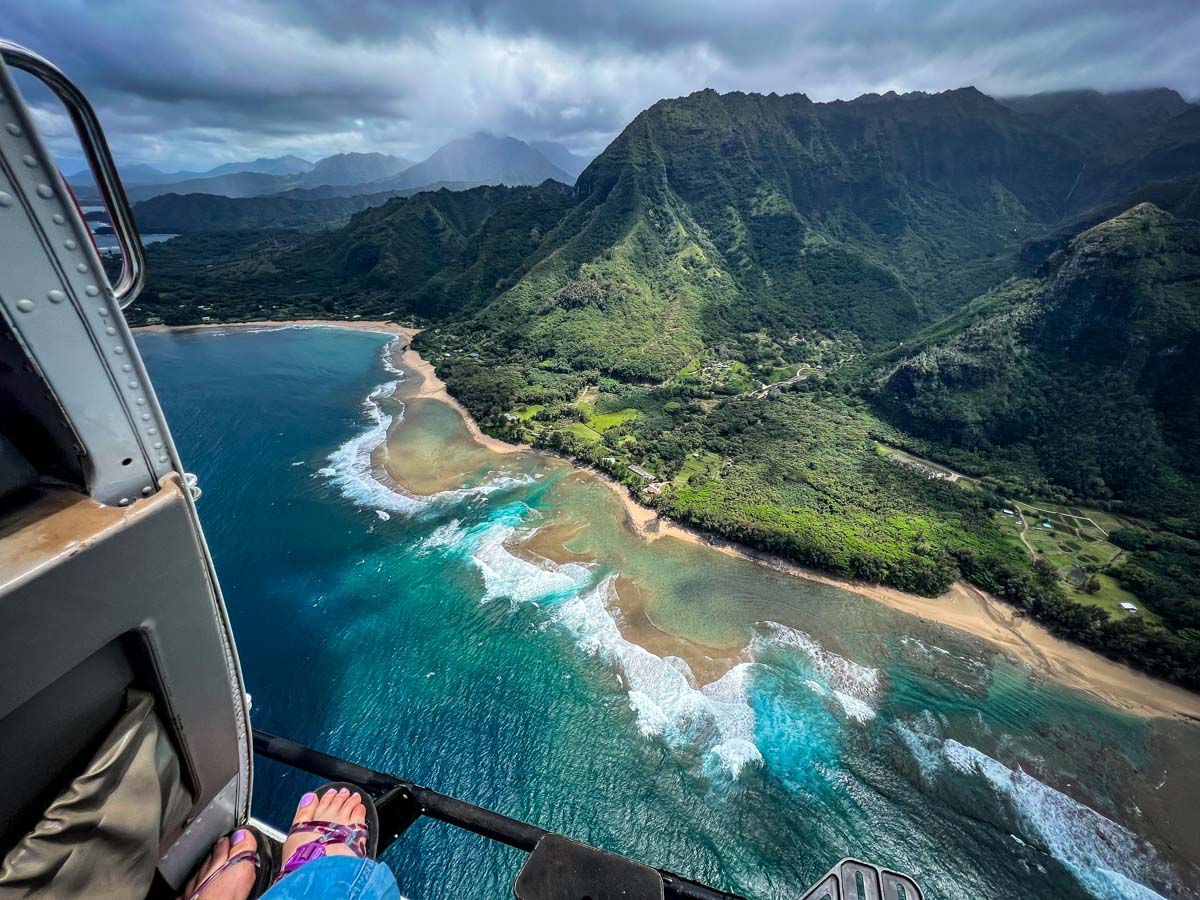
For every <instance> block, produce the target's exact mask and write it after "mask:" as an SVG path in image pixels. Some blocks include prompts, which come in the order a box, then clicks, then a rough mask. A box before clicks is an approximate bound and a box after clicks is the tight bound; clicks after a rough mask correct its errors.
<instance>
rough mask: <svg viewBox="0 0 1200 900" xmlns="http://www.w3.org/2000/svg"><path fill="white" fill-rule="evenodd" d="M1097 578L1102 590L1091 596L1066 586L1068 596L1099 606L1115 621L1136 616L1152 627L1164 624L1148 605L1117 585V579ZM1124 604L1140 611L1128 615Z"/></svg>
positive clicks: (1076, 600)
mask: <svg viewBox="0 0 1200 900" xmlns="http://www.w3.org/2000/svg"><path fill="white" fill-rule="evenodd" d="M1096 578H1097V579H1098V580H1099V582H1100V590H1098V591H1097V592H1096V593H1094V594H1089V593H1088V592H1087V591H1083V590H1080V589H1078V588H1074V587H1071V586H1070V585H1066V588H1067V596H1068V597H1070V598H1071V599H1072V600H1074V601H1075V602H1076V603H1086V604H1088V605H1089V606H1099V607H1100V608H1101V609H1103V610H1106V611H1107V612H1108V614H1109V615H1110V616H1112V617H1113V618H1114V619H1116V618H1121V617H1123V616H1129V615H1135V616H1141V617H1142V618H1143V619H1145V620H1146V621H1147V622H1149V623H1150V624H1151V625H1161V624H1162V622H1161V621H1160V620H1159V618H1158V616H1156V615H1155V614H1154V613H1153V612H1151V611H1150V610H1149V609H1147V608H1146V605H1145V604H1144V603H1142V601H1141V600H1139V599H1138V598H1137V597H1135V596H1134V595H1133V594H1131V593H1129V591H1127V590H1125V589H1124V588H1123V587H1121V586H1120V585H1119V584H1117V582H1116V579H1114V578H1110V577H1109V576H1108V575H1097V576H1096ZM1122 603H1133V604H1135V605H1136V606H1137V608H1138V610H1139V611H1138V612H1136V613H1127V612H1125V610H1123V609H1121V604H1122Z"/></svg>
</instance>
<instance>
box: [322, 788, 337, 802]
mask: <svg viewBox="0 0 1200 900" xmlns="http://www.w3.org/2000/svg"><path fill="white" fill-rule="evenodd" d="M335 796H337V791H336V790H335V789H334V788H330V789H329V790H327V791H326V792H325V799H326V800H328V799H329V798H330V797H335Z"/></svg>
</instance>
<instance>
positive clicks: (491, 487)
mask: <svg viewBox="0 0 1200 900" xmlns="http://www.w3.org/2000/svg"><path fill="white" fill-rule="evenodd" d="M399 340H400V339H399V337H393V338H392V339H391V340H390V341H388V342H387V344H385V345H384V347H383V349H382V351H381V352H380V358H381V360H382V363H383V367H384V368H385V369H386V370H387V371H388V372H389V373H391V374H393V375H395V376H396V378H395V379H394V380H392V381H388V382H385V383H383V384H380V385H377V386H376V387H375V388H374V389H373V390H372V391H371V393H369V394H368V395H367V397H366V399H365V400H363V411H364V412H365V414H366V417H367V419H368V420H369V421H370V424H369V425H368V426H367V428H366V429H365V430H364V431H362V432H360V433H359V434H356V435H354V436H353V437H351V438H350V439H349V440H348V441H346V442H345V443H344V444H342V445H341V446H340V447H338V448H337V449H336V450H334V451H333V452H332V453H331V454H329V456H328V458H327V462H328V463H329V465H328V466H326V467H324V468H322V469H319V470H318V473H317V474H319V475H322V476H325V477H327V478H329V479H330V480H331V481H332V482H333V483H334V484H335V485H337V487H338V488H339V489H340V490H341V492H342V496H344V497H345V498H346V499H347V500H350V501H351V502H352V503H354V504H356V505H357V506H362V507H367V508H370V509H374V510H376V511H377V512H379V511H382V512H385V513H387V514H388V515H389V517H390V516H391V515H394V514H399V515H408V516H411V515H416V514H418V513H421V512H424V511H426V510H428V509H429V508H430V507H431V506H432V505H433V504H435V503H447V502H453V501H457V500H463V499H469V498H472V497H481V496H486V495H488V494H491V493H494V492H495V491H499V490H504V489H507V488H511V487H515V486H517V485H521V484H527V483H528V482H529V480H530V478H529V477H528V476H524V475H511V474H501V475H496V476H493V477H491V478H489V479H488V480H486V481H484V482H482V483H481V484H478V485H474V486H472V487H469V488H463V489H461V490H457V491H442V492H440V493H437V494H430V495H428V496H416V495H413V494H408V493H406V492H404V491H402V490H400V489H399V488H398V487H397V486H396V485H395V484H392V483H388V482H386V481H383V480H380V478H379V477H378V474H377V472H376V471H375V467H374V465H373V463H372V457H373V455H374V454H375V451H376V450H378V449H379V448H380V447H383V446H384V445H385V443H386V441H387V436H388V431H389V430H390V429H391V427H392V424H393V422H395V421H397V419H396V417H393V416H392V415H390V414H389V413H387V412H385V411H384V409H383V407H382V405H381V404H380V400H382V399H384V398H387V397H391V396H392V394H394V393H395V391H396V387H397V386H398V385H399V384H400V382H401V381H403V380H404V372H403V371H402V370H400V369H398V368H397V367H396V366H395V365H394V364H393V363H392V355H393V351H394V350H395V347H396V344H397V342H398V341H399ZM397 402H399V401H397ZM400 407H401V411H400V412H399V413H398V414H397V415H398V416H399V421H403V416H404V412H403V404H400Z"/></svg>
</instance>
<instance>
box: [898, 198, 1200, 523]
mask: <svg viewBox="0 0 1200 900" xmlns="http://www.w3.org/2000/svg"><path fill="white" fill-rule="evenodd" d="M902 352H903V353H904V358H903V359H901V360H899V361H898V362H896V363H895V364H894V365H891V366H890V367H887V368H885V369H884V370H883V372H882V374H881V375H880V376H879V383H878V385H877V387H876V393H875V396H876V397H877V400H878V403H879V405H880V407H881V409H883V410H884V412H885V413H886V414H887V415H888V417H889V418H890V419H891V421H892V422H894V423H895V424H897V425H898V426H900V427H901V428H903V429H905V430H906V431H909V432H911V433H913V434H916V435H919V436H921V437H925V438H929V439H931V440H935V441H937V442H938V443H939V444H941V445H943V446H944V447H946V448H948V449H951V450H958V449H961V450H965V451H970V452H971V453H973V454H975V455H976V456H977V457H978V459H979V460H984V459H993V460H995V459H1009V460H1014V461H1019V460H1031V461H1035V462H1033V463H1032V465H1030V466H1027V468H1035V471H1037V472H1038V474H1040V475H1041V476H1042V477H1044V478H1045V479H1048V480H1050V481H1053V482H1054V483H1056V484H1058V485H1062V486H1064V487H1066V488H1067V489H1069V490H1070V491H1071V492H1072V493H1073V494H1074V495H1075V496H1076V497H1079V498H1090V499H1093V500H1096V499H1101V500H1103V499H1119V500H1124V501H1128V502H1129V503H1131V504H1133V505H1134V507H1135V508H1137V509H1139V511H1142V512H1149V513H1151V514H1155V513H1157V514H1159V515H1162V514H1166V515H1169V516H1176V517H1181V518H1187V517H1190V518H1193V519H1197V516H1196V514H1195V510H1196V509H1197V508H1200V391H1197V390H1196V385H1197V384H1200V223H1198V222H1196V221H1191V220H1180V219H1176V218H1175V217H1173V216H1171V215H1170V214H1169V213H1166V212H1163V211H1162V210H1160V209H1158V208H1157V207H1155V206H1153V205H1151V204H1148V203H1144V204H1141V205H1139V206H1136V207H1134V208H1133V209H1130V210H1129V211H1127V212H1125V213H1123V214H1121V215H1119V216H1117V217H1116V218H1113V219H1110V220H1108V221H1105V222H1103V223H1101V224H1099V225H1096V226H1095V227H1093V228H1090V229H1088V230H1087V231H1084V232H1083V233H1082V234H1080V235H1078V236H1077V237H1075V238H1074V239H1073V240H1072V241H1071V242H1070V243H1069V244H1068V245H1067V246H1066V247H1065V248H1064V249H1063V250H1060V251H1057V252H1056V253H1054V254H1053V255H1052V256H1051V257H1050V258H1049V259H1048V260H1047V262H1046V263H1045V265H1044V267H1043V270H1042V272H1041V273H1040V274H1039V275H1038V276H1037V277H1033V278H1025V279H1014V280H1012V281H1010V282H1008V283H1006V284H1004V285H1002V286H1000V287H999V288H997V289H995V290H993V291H991V292H989V293H988V294H986V295H984V296H983V297H981V298H980V299H979V300H978V301H976V302H974V303H972V304H970V305H969V306H968V307H966V308H965V309H964V310H963V311H962V312H961V313H960V314H958V315H957V316H955V317H953V318H952V319H950V320H948V321H945V322H941V323H939V324H938V325H936V326H934V327H933V328H932V329H930V330H929V331H927V332H925V333H923V334H920V335H918V336H917V337H916V339H915V340H912V341H909V342H907V343H906V346H905V348H904V349H903V351H902ZM893 355H896V354H893ZM978 465H979V464H978V463H976V465H975V466H974V468H978Z"/></svg>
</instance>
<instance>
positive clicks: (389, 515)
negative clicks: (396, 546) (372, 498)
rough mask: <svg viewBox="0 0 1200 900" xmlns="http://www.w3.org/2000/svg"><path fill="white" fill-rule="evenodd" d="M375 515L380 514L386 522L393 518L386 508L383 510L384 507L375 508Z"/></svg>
mask: <svg viewBox="0 0 1200 900" xmlns="http://www.w3.org/2000/svg"><path fill="white" fill-rule="evenodd" d="M375 515H377V516H379V518H381V519H382V520H383V521H385V522H386V521H387V520H388V519H390V518H391V514H390V513H388V512H387V511H386V510H382V509H377V510H375Z"/></svg>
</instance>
